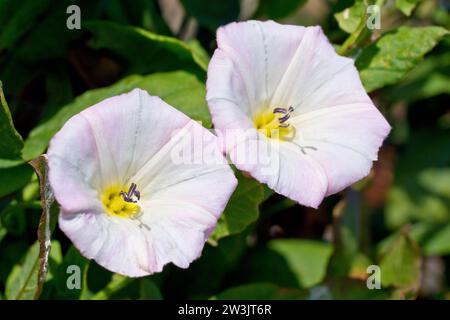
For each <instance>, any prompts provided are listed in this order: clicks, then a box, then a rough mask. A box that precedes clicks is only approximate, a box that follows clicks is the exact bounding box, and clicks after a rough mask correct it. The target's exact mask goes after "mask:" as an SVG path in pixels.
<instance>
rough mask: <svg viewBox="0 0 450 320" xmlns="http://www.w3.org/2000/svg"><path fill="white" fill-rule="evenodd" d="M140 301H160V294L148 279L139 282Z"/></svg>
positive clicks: (153, 283)
mask: <svg viewBox="0 0 450 320" xmlns="http://www.w3.org/2000/svg"><path fill="white" fill-rule="evenodd" d="M139 284H140V299H142V300H162V298H163V297H162V295H161V292H160V291H159V288H158V286H157V285H156V284H155V282H153V280H151V279H149V278H148V277H146V278H142V279H141V280H140V283H139Z"/></svg>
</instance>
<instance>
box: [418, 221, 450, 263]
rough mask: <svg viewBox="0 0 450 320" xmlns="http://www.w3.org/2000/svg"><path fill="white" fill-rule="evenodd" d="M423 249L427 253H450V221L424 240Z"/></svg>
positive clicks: (441, 254) (434, 254)
mask: <svg viewBox="0 0 450 320" xmlns="http://www.w3.org/2000/svg"><path fill="white" fill-rule="evenodd" d="M422 249H423V251H424V253H425V254H426V255H431V256H445V255H448V254H450V223H449V224H447V225H445V226H444V227H443V228H440V229H438V230H436V231H435V232H434V233H433V234H432V235H431V236H430V237H429V238H427V239H426V240H425V241H424V244H423V245H422Z"/></svg>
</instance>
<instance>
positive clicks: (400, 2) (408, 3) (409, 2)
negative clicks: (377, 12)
mask: <svg viewBox="0 0 450 320" xmlns="http://www.w3.org/2000/svg"><path fill="white" fill-rule="evenodd" d="M421 1H422V0H396V1H395V6H396V7H397V8H398V9H399V10H400V11H401V12H403V13H404V14H405V15H407V16H410V15H411V13H412V11H413V10H414V8H415V7H416V6H417V5H418V4H419V3H420V2H421Z"/></svg>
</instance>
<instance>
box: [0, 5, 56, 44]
mask: <svg viewBox="0 0 450 320" xmlns="http://www.w3.org/2000/svg"><path fill="white" fill-rule="evenodd" d="M50 3H51V1H50V0H42V1H34V0H23V1H15V0H3V1H1V2H0V26H2V30H1V33H0V49H8V48H11V46H12V45H13V44H14V43H15V42H16V41H18V40H19V39H20V38H21V37H22V36H23V35H24V34H25V33H27V32H28V31H29V30H31V29H32V28H33V26H35V25H36V23H37V21H38V19H39V18H40V17H41V16H42V14H43V13H44V12H45V11H46V10H48V8H49V6H50Z"/></svg>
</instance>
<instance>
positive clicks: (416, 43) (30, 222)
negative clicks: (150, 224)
mask: <svg viewBox="0 0 450 320" xmlns="http://www.w3.org/2000/svg"><path fill="white" fill-rule="evenodd" d="M71 4H76V5H78V6H79V7H80V8H81V13H82V23H81V30H69V29H68V28H66V19H67V17H68V14H67V13H66V8H67V7H68V6H69V5H71ZM371 4H378V5H381V6H382V7H381V30H368V29H367V28H366V27H365V19H367V15H368V13H367V11H366V8H367V6H368V5H371ZM449 8H450V6H449V5H448V2H446V1H438V0H430V1H420V0H396V1H394V0H392V1H379V0H378V1H369V0H345V1H337V0H331V1H311V0H310V1H305V0H289V1H273V0H260V1H245V3H244V1H238V0H232V1H218V0H217V1H216V0H209V1H197V0H180V1H163V0H161V1H156V0H135V1H132V0H103V1H90V0H89V1H88V0H77V1H72V0H70V1H69V0H60V1H57V0H45V1H34V0H23V1H16V0H14V1H13V0H0V80H1V81H2V82H1V83H2V84H3V85H2V86H0V98H1V99H0V100H1V109H0V137H1V138H0V299H2V298H3V299H34V298H39V299H174V298H178V299H179V298H190V299H199V298H201V299H404V298H407V299H408V298H427V299H430V298H431V299H445V298H450V289H449V288H450V166H449V165H450V109H449V106H450V103H449V95H450V55H449V54H450V51H449V48H450V39H449V38H450V37H449V36H448V33H449V31H448V30H449V27H450V14H449ZM252 18H253V19H274V20H276V21H279V22H282V23H289V24H297V25H309V24H318V25H321V26H322V27H323V29H324V31H325V33H326V34H327V35H328V36H329V38H330V40H331V41H332V42H333V43H334V45H335V47H336V48H337V50H338V52H340V53H342V54H344V55H347V56H350V57H352V58H353V59H354V60H355V64H356V66H357V68H358V70H359V71H360V75H361V79H362V81H363V84H364V86H365V88H366V89H367V91H368V92H370V94H371V98H372V99H373V100H374V102H375V104H376V105H377V106H378V107H379V108H380V110H381V111H382V112H383V114H384V115H385V116H386V118H387V119H388V121H389V123H390V124H391V125H392V126H393V131H392V134H391V135H390V137H389V138H388V141H386V142H385V145H384V146H383V148H382V149H381V151H380V155H379V161H378V162H377V163H376V164H375V166H374V170H373V171H372V173H371V175H369V177H367V178H366V179H364V180H363V181H361V182H360V183H357V184H355V185H354V186H353V187H351V188H349V189H348V190H346V191H344V192H341V193H340V194H338V195H335V196H332V197H329V198H328V199H326V200H325V201H324V203H323V204H322V205H321V206H320V208H319V209H318V210H312V209H308V208H304V207H302V206H299V205H297V204H295V203H293V202H292V201H290V200H287V199H284V198H283V197H281V196H278V195H276V194H273V192H270V190H268V189H267V187H264V186H262V185H260V184H259V183H258V182H256V181H255V180H253V179H251V178H248V177H246V176H244V175H243V174H241V173H236V175H237V176H238V180H239V185H238V188H237V190H236V192H235V193H234V195H233V196H232V198H231V200H230V202H229V204H228V206H227V208H226V209H225V212H224V214H223V215H222V217H221V218H220V221H219V224H218V227H217V228H216V230H215V231H214V232H213V233H212V235H211V238H210V239H209V241H208V244H207V245H206V246H205V248H204V251H203V254H202V256H201V258H200V259H198V260H197V261H195V262H194V263H193V264H192V265H191V266H190V268H189V269H187V270H181V269H178V268H176V267H174V266H167V267H166V268H165V269H164V271H163V272H162V273H160V274H156V275H153V276H150V277H145V278H141V279H129V278H125V277H122V276H119V275H116V274H111V273H110V272H108V271H106V270H104V269H103V268H101V267H100V266H98V265H97V264H96V263H95V262H94V261H89V260H87V259H86V258H84V257H83V256H81V255H80V253H79V252H78V251H77V249H76V248H75V247H73V246H72V245H71V243H70V241H69V240H68V239H67V238H66V237H65V236H64V234H63V233H62V232H61V231H60V230H59V229H58V228H57V227H56V228H54V219H55V215H56V213H57V208H56V206H53V207H48V208H47V209H46V210H44V211H43V210H42V206H41V203H40V190H39V184H38V179H37V177H36V175H35V174H33V169H32V167H31V166H30V165H29V164H28V163H27V162H28V161H30V160H32V159H34V158H36V157H38V156H39V155H40V154H41V153H44V152H45V151H46V148H47V146H48V142H49V140H50V139H51V137H52V136H53V135H54V134H55V133H56V132H57V131H58V130H59V129H60V128H61V127H62V125H63V124H64V123H65V121H67V120H68V119H69V118H70V117H71V116H73V115H74V114H76V113H78V112H80V111H81V110H83V109H85V108H87V107H89V106H91V105H93V104H95V103H96V102H99V101H101V100H103V99H105V98H107V97H110V96H113V95H117V94H119V93H123V92H127V91H130V90H131V89H133V88H136V87H139V88H142V89H144V90H147V91H148V92H149V93H150V94H152V95H157V96H160V97H161V98H162V99H163V100H165V101H166V102H167V103H169V104H171V105H172V106H174V107H176V108H178V109H179V110H180V111H182V112H184V113H185V114H187V115H188V116H190V117H192V118H193V119H195V120H198V121H201V122H202V124H203V125H204V126H205V127H207V128H210V127H211V125H212V124H211V118H210V115H209V112H208V108H207V105H206V102H205V94H206V89H205V80H206V70H207V66H208V62H209V57H210V56H211V54H212V52H213V50H214V48H215V31H216V29H217V28H218V27H220V26H221V25H223V24H226V23H228V22H231V21H235V20H246V19H252ZM22 138H23V140H22ZM40 173H41V174H43V176H45V166H44V167H42V168H41V171H40ZM41 182H42V181H41ZM41 185H42V183H41ZM44 207H45V206H44ZM46 219H50V220H46ZM42 221H44V222H45V221H47V222H49V221H50V223H48V229H47V231H48V233H47V235H48V236H50V233H51V232H52V231H53V229H54V231H53V234H52V235H51V237H52V242H51V251H50V254H49V257H48V260H47V258H45V257H44V256H43V255H42V254H43V248H44V247H42V230H43V229H42V228H43V227H45V223H44V224H42ZM40 222H41V224H40ZM38 230H40V232H41V236H40V237H39V239H40V240H41V241H40V242H39V241H37V239H38V237H37V233H38ZM44 238H45V237H44ZM44 249H45V248H44ZM42 259H44V260H42ZM43 261H44V262H48V268H47V272H46V273H45V272H44V270H43V268H42V266H43V265H42V262H43ZM373 264H375V265H378V266H380V268H381V284H382V288H381V289H373V290H369V289H368V287H367V285H366V280H367V279H368V277H369V276H370V274H369V273H368V272H367V267H368V266H370V265H373ZM71 265H76V266H78V267H79V268H80V271H81V274H82V281H81V282H82V283H81V288H80V289H74V290H69V289H68V287H67V279H68V276H69V275H68V273H67V267H68V266H71ZM430 270H431V271H430ZM436 270H437V271H436ZM42 279H43V280H42ZM41 280H42V281H43V282H44V283H43V286H42V283H40V281H41ZM41 289H42V290H41Z"/></svg>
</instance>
